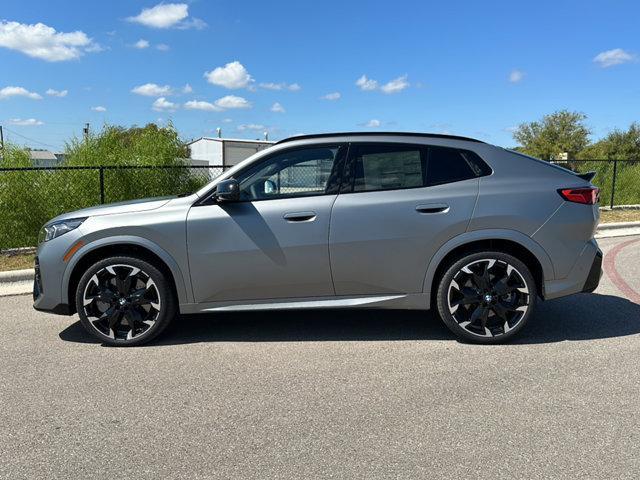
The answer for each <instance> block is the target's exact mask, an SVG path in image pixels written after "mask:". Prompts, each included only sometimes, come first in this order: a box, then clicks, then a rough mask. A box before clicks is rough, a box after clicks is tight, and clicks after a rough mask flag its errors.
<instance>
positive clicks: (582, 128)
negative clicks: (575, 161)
mask: <svg viewBox="0 0 640 480" xmlns="http://www.w3.org/2000/svg"><path fill="white" fill-rule="evenodd" d="M586 119H587V116H586V115H585V114H583V113H580V112H570V111H568V110H560V111H557V112H554V113H552V114H550V115H545V116H544V117H542V119H541V120H539V121H536V122H529V123H523V124H521V125H519V126H518V128H517V129H516V131H515V132H514V133H513V138H514V139H515V140H516V141H517V142H518V143H519V144H520V149H519V150H520V151H521V152H523V153H526V154H527V155H531V156H533V157H538V158H541V159H544V160H552V159H554V158H556V157H557V156H558V155H559V154H560V153H564V152H567V153H569V154H570V155H577V154H579V153H580V152H581V151H582V150H583V149H584V148H585V147H586V146H587V145H589V135H590V134H591V131H590V130H589V128H588V127H587V126H586V124H585V120H586Z"/></svg>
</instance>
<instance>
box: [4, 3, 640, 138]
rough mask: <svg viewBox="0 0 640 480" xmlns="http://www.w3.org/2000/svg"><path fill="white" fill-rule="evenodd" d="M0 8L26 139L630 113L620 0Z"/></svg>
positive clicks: (635, 69) (626, 18) (632, 103)
mask: <svg viewBox="0 0 640 480" xmlns="http://www.w3.org/2000/svg"><path fill="white" fill-rule="evenodd" d="M0 12H1V13H0V123H1V124H2V125H4V126H5V129H6V130H5V137H6V138H8V139H9V140H10V141H13V142H16V143H19V144H26V145H29V146H32V147H36V148H37V147H39V148H52V149H53V148H55V149H59V148H61V147H62V145H63V144H64V141H65V140H66V139H68V138H69V137H71V136H72V135H79V134H80V133H81V130H82V126H83V124H84V123H85V122H90V123H91V126H92V128H99V127H100V126H101V125H102V124H104V123H105V122H108V123H116V124H120V125H126V126H128V125H132V124H138V125H143V124H145V123H147V122H153V121H161V122H166V121H167V120H171V121H173V123H174V125H175V126H176V127H177V129H178V131H179V132H180V134H181V136H182V137H183V138H185V139H190V138H195V137H199V136H202V135H214V134H215V128H216V127H221V128H222V129H223V135H224V136H225V137H242V138H258V137H260V136H262V133H263V132H264V131H265V130H268V131H269V132H270V136H271V138H274V139H277V138H282V137H286V136H289V135H295V134H299V133H313V132H321V131H340V130H376V129H377V130H406V131H428V132H439V133H452V134H459V135H469V136H473V137H477V138H480V139H482V140H485V141H488V142H491V143H495V144H498V145H504V146H512V145H514V141H513V140H512V137H511V131H510V130H511V129H512V128H513V127H514V126H515V125H518V124H519V123H521V122H524V121H530V120H535V119H537V118H539V117H540V116H542V115H544V114H546V113H550V112H552V111H554V110H557V109H561V108H567V109H571V110H578V111H582V112H585V113H586V114H587V115H588V116H589V120H588V123H589V126H590V127H591V128H592V129H593V132H594V138H598V137H600V136H602V135H604V134H606V133H607V132H608V131H610V130H611V129H612V128H615V127H620V128H624V127H626V126H628V124H629V123H631V122H632V121H634V120H640V108H639V107H640V62H639V61H638V54H640V35H638V30H637V27H638V18H640V3H639V2H637V1H625V0H615V1H604V0H603V1H584V0H583V1H569V0H567V1H563V0H556V1H546V0H538V1H536V2H513V1H512V0H511V1H483V2H478V1H457V0H448V1H446V2H430V1H412V2H410V1H398V0H397V1H395V2H389V1H384V2H382V1H358V2H356V1H351V2H349V1H345V0H341V1H334V0H324V1H322V2H304V1H300V0H298V1H296V2H293V1H277V0H274V1H271V2H243V1H241V0H235V1H233V0H198V1H187V2H185V3H179V1H178V0H173V2H164V3H161V4H158V3H157V1H154V0H150V1H137V0H136V1H134V0H127V1H124V0H116V1H113V0H112V1H109V2H97V1H86V0H85V1H64V2H63V1H52V0H49V1H36V0H31V1H29V2H3V6H2V9H1V11H0ZM38 24H42V25H38ZM187 85H188V87H186V86H187ZM11 87H14V88H11ZM47 92H48V93H47ZM136 92H137V93H136ZM338 94H339V95H338ZM327 96H328V97H327ZM338 97H339V98H338ZM25 137H26V139H25Z"/></svg>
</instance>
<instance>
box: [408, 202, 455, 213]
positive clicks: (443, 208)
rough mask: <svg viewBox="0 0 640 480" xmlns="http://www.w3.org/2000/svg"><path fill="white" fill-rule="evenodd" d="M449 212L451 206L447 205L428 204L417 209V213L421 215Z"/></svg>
mask: <svg viewBox="0 0 640 480" xmlns="http://www.w3.org/2000/svg"><path fill="white" fill-rule="evenodd" d="M448 211H449V205H447V204H446V203H426V204H424V205H418V206H417V207H416V212H419V213H447V212H448Z"/></svg>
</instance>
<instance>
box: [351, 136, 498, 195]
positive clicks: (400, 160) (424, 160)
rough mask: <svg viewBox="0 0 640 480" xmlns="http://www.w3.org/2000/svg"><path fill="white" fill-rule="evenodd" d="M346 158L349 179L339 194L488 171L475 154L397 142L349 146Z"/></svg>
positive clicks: (453, 179)
mask: <svg viewBox="0 0 640 480" xmlns="http://www.w3.org/2000/svg"><path fill="white" fill-rule="evenodd" d="M349 156H350V158H351V178H350V181H349V182H348V183H347V184H348V186H349V187H348V188H349V189H344V187H343V191H353V192H373V191H378V190H400V189H405V188H418V187H425V186H427V187H428V186H432V185H442V184H444V183H452V182H459V181H461V180H468V179H470V178H476V177H481V176H484V175H490V174H491V168H490V167H489V166H488V165H487V164H486V163H485V162H484V161H483V160H482V159H481V158H480V157H479V156H478V155H477V154H475V153H474V152H471V151H469V150H460V149H457V148H449V147H436V146H427V145H408V144H399V143H389V144H383V143H380V144H352V145H351V147H350V155H349ZM347 175H348V176H349V174H347ZM351 185H353V187H352V189H351Z"/></svg>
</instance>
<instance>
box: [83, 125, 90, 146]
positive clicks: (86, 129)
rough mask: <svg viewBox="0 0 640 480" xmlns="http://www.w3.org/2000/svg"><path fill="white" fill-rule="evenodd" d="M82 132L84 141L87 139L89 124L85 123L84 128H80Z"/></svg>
mask: <svg viewBox="0 0 640 480" xmlns="http://www.w3.org/2000/svg"><path fill="white" fill-rule="evenodd" d="M82 134H83V136H84V141H85V142H86V141H87V140H89V124H88V123H85V124H84V128H83V129H82Z"/></svg>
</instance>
